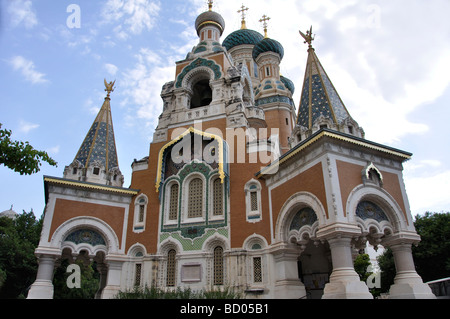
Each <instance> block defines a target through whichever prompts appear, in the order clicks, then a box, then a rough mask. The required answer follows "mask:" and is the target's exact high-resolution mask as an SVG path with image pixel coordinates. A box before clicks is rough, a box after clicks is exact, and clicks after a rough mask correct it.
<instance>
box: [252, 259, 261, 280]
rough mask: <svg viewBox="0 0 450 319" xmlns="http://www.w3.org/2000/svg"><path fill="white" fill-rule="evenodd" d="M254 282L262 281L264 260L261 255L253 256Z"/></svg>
mask: <svg viewBox="0 0 450 319" xmlns="http://www.w3.org/2000/svg"><path fill="white" fill-rule="evenodd" d="M253 282H255V283H258V282H262V260H261V257H253Z"/></svg>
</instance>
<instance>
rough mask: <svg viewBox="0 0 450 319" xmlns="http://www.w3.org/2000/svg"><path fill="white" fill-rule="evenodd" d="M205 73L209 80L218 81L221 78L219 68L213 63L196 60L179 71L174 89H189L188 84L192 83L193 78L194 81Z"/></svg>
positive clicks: (200, 59)
mask: <svg viewBox="0 0 450 319" xmlns="http://www.w3.org/2000/svg"><path fill="white" fill-rule="evenodd" d="M205 72H206V73H207V74H209V79H210V80H211V79H214V80H218V79H220V78H221V77H222V72H221V68H220V66H219V65H217V64H216V63H215V62H214V61H212V60H207V59H202V58H198V59H196V60H194V61H193V62H192V63H191V64H189V65H188V66H186V67H185V68H184V69H183V70H182V71H181V73H180V74H179V75H178V77H177V81H176V83H175V87H176V88H181V87H185V88H186V87H189V85H188V83H190V82H192V79H193V78H194V79H196V78H197V77H198V76H199V74H202V73H203V74H205Z"/></svg>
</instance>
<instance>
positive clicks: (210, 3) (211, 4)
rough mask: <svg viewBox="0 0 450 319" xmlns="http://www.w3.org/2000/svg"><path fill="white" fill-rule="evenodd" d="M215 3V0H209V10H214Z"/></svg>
mask: <svg viewBox="0 0 450 319" xmlns="http://www.w3.org/2000/svg"><path fill="white" fill-rule="evenodd" d="M213 3H214V1H213V0H208V8H209V11H212V7H213Z"/></svg>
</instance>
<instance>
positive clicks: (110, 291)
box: [102, 256, 126, 299]
mask: <svg viewBox="0 0 450 319" xmlns="http://www.w3.org/2000/svg"><path fill="white" fill-rule="evenodd" d="M125 261H126V256H106V264H107V265H108V275H107V278H106V286H105V288H104V289H103V292H102V299H111V298H114V297H115V296H116V295H117V293H118V292H119V291H120V288H121V279H122V266H123V264H124V262H125Z"/></svg>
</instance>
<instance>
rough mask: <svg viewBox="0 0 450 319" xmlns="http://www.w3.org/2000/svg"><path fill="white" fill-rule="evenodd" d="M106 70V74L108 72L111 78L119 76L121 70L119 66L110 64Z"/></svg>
mask: <svg viewBox="0 0 450 319" xmlns="http://www.w3.org/2000/svg"><path fill="white" fill-rule="evenodd" d="M105 69H106V72H108V73H109V75H111V76H115V75H116V74H117V71H118V70H119V68H118V67H117V66H115V65H114V64H110V63H106V64H105Z"/></svg>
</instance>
